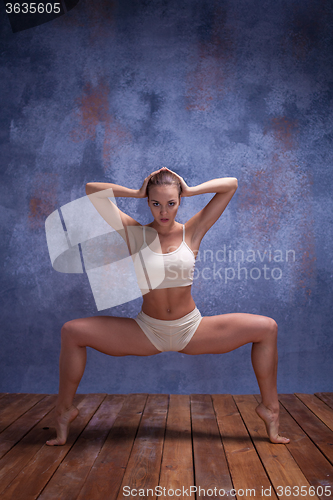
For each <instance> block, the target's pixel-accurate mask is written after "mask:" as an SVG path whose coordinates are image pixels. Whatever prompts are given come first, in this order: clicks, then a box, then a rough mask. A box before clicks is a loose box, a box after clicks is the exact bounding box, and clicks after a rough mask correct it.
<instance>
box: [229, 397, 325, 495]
mask: <svg viewBox="0 0 333 500" xmlns="http://www.w3.org/2000/svg"><path fill="white" fill-rule="evenodd" d="M233 398H234V401H235V403H236V405H237V407H238V409H239V411H240V413H241V416H242V418H243V420H244V423H245V425H246V427H247V429H248V432H249V433H250V436H251V437H252V440H253V444H254V446H255V448H256V450H257V453H258V455H259V457H260V459H261V461H262V463H263V465H264V467H265V469H266V472H267V474H268V476H269V479H270V481H271V483H272V485H273V487H274V490H275V493H276V494H277V495H278V497H279V499H285V500H287V499H290V495H288V488H294V487H296V488H297V487H299V489H301V487H302V486H303V487H305V488H306V495H304V496H302V498H304V499H307V500H311V498H312V499H316V498H318V497H317V496H315V495H314V496H312V495H310V494H309V487H310V484H309V483H308V481H307V479H306V477H305V476H304V474H303V473H302V471H301V470H300V468H299V467H298V465H297V463H296V461H295V460H294V458H293V457H292V455H291V454H290V452H289V450H288V446H289V444H286V445H284V444H273V443H271V442H270V441H269V439H268V437H267V433H266V427H265V424H264V422H263V421H262V420H261V418H260V417H259V416H258V415H257V414H256V412H255V408H256V407H257V406H258V402H257V401H256V399H255V397H254V396H251V395H246V396H233ZM303 491H304V488H303Z"/></svg>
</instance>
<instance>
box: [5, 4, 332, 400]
mask: <svg viewBox="0 0 333 500" xmlns="http://www.w3.org/2000/svg"><path fill="white" fill-rule="evenodd" d="M0 17H1V19H0V20H1V27H2V30H1V45H2V52H1V59H0V71H1V78H0V99H1V123H0V127H1V129H0V139H1V146H0V147H1V150H0V162H1V206H0V221H1V239H0V245H1V246H0V252H1V267H2V271H1V275H2V276H1V353H0V355H1V368H0V369H1V373H0V379H1V385H0V390H1V391H9V392H11V391H18V392H56V391H57V387H58V356H59V350H60V328H61V326H62V324H63V323H64V322H65V321H68V320H70V319H73V318H77V317H85V316H91V315H95V314H97V313H96V306H95V304H94V300H93V297H92V293H91V290H90V287H89V284H88V280H87V276H86V275H70V274H61V273H57V272H56V271H54V270H53V269H52V267H51V263H50V259H49V255H48V250H47V245H46V239H45V231H44V222H45V219H46V217H47V216H48V215H49V214H50V213H51V212H52V211H54V210H56V209H57V208H59V207H60V206H61V205H64V204H65V203H68V202H69V201H71V200H75V199H77V198H79V197H81V196H83V195H84V194H85V193H84V186H85V183H86V182H88V181H111V182H114V183H121V184H124V185H126V186H128V187H132V188H138V187H139V186H140V185H141V183H142V181H143V178H144V177H145V176H146V175H147V174H149V173H150V172H151V171H152V170H155V169H156V168H158V167H160V166H163V165H164V166H167V167H169V168H171V169H173V170H175V171H176V172H178V173H179V174H180V175H181V176H183V177H184V178H185V179H186V181H187V183H188V184H189V185H195V184H198V183H201V182H204V181H206V180H208V179H211V178H213V177H222V176H236V177H237V178H238V179H239V189H238V191H237V194H236V195H235V196H234V198H233V200H232V201H231V204H230V206H229V207H228V208H227V210H226V212H225V213H224V215H223V216H222V217H221V219H220V220H219V221H218V222H217V223H216V224H215V226H213V228H212V229H211V230H210V231H209V233H207V235H206V236H205V238H204V240H203V242H202V246H201V254H200V261H199V262H198V265H197V269H198V271H197V274H196V280H195V284H194V286H193V295H194V299H195V301H196V304H197V306H198V308H199V309H200V310H201V312H202V314H203V315H214V314H221V313H226V312H249V313H259V314H265V315H269V316H272V317H273V318H274V319H276V321H277V322H278V324H279V335H280V336H279V381H278V389H279V391H280V392H296V391H299V392H314V391H326V390H333V385H332V354H333V350H332V322H333V315H332V310H333V308H332V270H333V268H332V250H331V249H332V246H333V234H332V213H333V211H332V205H333V202H332V177H333V172H332V168H331V165H332V137H333V136H332V124H333V103H332V93H333V44H332V33H333V6H332V3H331V2H329V1H326V0H311V1H309V0H302V1H294V0H290V1H288V2H286V1H281V0H274V1H273V0H266V1H262V0H255V1H249V0H247V1H245V0H237V1H222V0H217V1H213V0H212V1H202V0H200V1H193V0H183V1H182V2H178V1H174V0H172V1H171V0H170V1H163V0H159V1H154V2H151V1H148V0H141V1H137V0H136V1H134V0H132V1H130V0H126V1H125V0H122V1H118V2H117V1H113V2H111V1H107V0H100V1H96V2H91V1H88V0H81V2H80V3H79V4H78V5H77V6H76V7H75V8H74V9H73V10H71V11H70V12H68V13H67V14H66V15H64V16H61V17H59V18H57V19H55V20H53V21H52V22H49V23H47V24H43V25H41V26H37V27H35V28H31V29H28V30H25V31H21V32H18V33H14V34H13V33H12V31H11V27H10V24H9V20H8V18H7V17H6V13H5V7H4V4H3V3H1V4H0ZM210 198H211V195H202V196H199V197H193V198H188V199H183V201H182V206H181V208H180V211H179V217H178V220H179V222H184V221H186V220H187V219H188V218H189V217H191V215H193V214H194V213H196V212H197V211H198V210H199V209H201V208H202V207H203V206H204V204H205V203H207V201H208V200H209V199H210ZM119 207H120V208H121V209H122V210H125V211H128V213H129V214H131V215H132V216H134V217H135V218H137V219H138V220H139V221H140V222H141V223H144V224H146V223H148V222H150V220H151V218H150V213H149V211H148V208H147V204H146V201H145V200H129V199H121V200H119ZM204 250H206V251H207V250H210V251H211V252H206V254H204ZM229 251H231V254H229ZM288 251H289V252H288ZM235 252H236V253H235ZM242 252H243V253H242ZM286 252H288V253H286ZM287 256H288V261H287V259H286V258H287ZM223 257H226V259H223ZM229 257H231V258H230V259H229ZM224 260H226V262H224ZM238 265H239V267H240V268H243V269H240V270H239V271H238ZM264 265H265V266H266V267H265V268H264ZM204 268H206V270H205V271H204V275H202V271H203V269H204ZM233 273H234V274H233ZM238 273H239V274H238ZM246 273H247V279H245V276H246ZM272 273H273V274H272ZM220 276H221V277H220ZM225 276H227V278H229V279H227V280H226V279H225ZM205 277H208V279H205ZM140 305H141V299H138V300H135V301H132V302H131V303H128V304H124V305H122V306H118V307H115V308H113V309H110V310H108V311H106V313H107V314H111V315H116V316H132V317H134V316H135V315H136V313H137V312H138V311H139V309H140ZM98 314H105V311H101V312H100V313H98ZM79 390H80V391H81V392H104V391H105V392H109V393H127V392H173V393H190V392H201V393H214V392H222V393H226V392H231V393H253V392H258V389H257V385H256V381H255V377H254V375H253V373H252V368H251V363H250V346H245V347H243V348H241V349H238V350H237V351H235V352H233V353H229V354H225V355H204V356H196V357H190V356H186V355H181V354H178V353H163V354H159V355H157V356H153V357H150V358H136V357H125V358H111V357H107V356H105V355H102V354H100V353H97V352H95V351H90V352H89V356H88V363H87V369H86V372H85V375H84V378H83V379H82V382H81V385H80V389H79Z"/></svg>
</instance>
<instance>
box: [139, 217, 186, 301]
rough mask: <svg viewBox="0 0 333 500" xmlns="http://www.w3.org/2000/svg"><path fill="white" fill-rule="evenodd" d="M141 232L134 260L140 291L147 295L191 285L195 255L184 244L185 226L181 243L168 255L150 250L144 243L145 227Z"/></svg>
mask: <svg viewBox="0 0 333 500" xmlns="http://www.w3.org/2000/svg"><path fill="white" fill-rule="evenodd" d="M142 230H143V241H144V242H143V245H142V247H141V249H140V252H139V253H137V254H136V256H135V259H134V267H135V271H136V274H137V278H138V283H139V286H140V289H141V291H142V292H143V293H147V292H148V291H149V290H153V289H161V288H175V287H180V286H188V285H192V284H193V273H194V266H195V255H194V253H193V252H192V250H191V249H190V247H189V246H188V245H187V244H186V242H185V225H184V224H183V241H182V242H181V244H180V246H179V247H178V248H177V249H176V250H174V251H173V252H169V253H157V252H154V251H153V250H151V248H150V247H149V246H148V244H147V242H146V227H145V226H143V228H142ZM142 272H143V273H142ZM143 274H144V275H145V278H146V279H144V277H143ZM146 285H148V288H149V290H147V286H146Z"/></svg>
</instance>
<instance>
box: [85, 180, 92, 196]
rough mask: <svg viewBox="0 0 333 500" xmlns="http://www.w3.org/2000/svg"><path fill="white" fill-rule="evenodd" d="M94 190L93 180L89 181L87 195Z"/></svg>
mask: <svg viewBox="0 0 333 500" xmlns="http://www.w3.org/2000/svg"><path fill="white" fill-rule="evenodd" d="M93 192H94V190H93V187H92V182H87V184H86V195H89V194H92V193H93Z"/></svg>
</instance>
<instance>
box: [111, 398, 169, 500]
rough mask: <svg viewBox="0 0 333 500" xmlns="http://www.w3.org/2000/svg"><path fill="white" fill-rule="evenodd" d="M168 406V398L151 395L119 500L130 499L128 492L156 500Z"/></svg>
mask: <svg viewBox="0 0 333 500" xmlns="http://www.w3.org/2000/svg"><path fill="white" fill-rule="evenodd" d="M168 403H169V397H168V395H167V394H149V396H148V399H147V403H146V406H145V409H144V412H143V415H142V419H141V422H140V426H139V430H138V434H137V436H136V438H135V441H134V445H133V449H132V452H131V455H130V458H129V461H128V464H127V468H126V471H125V474H124V478H123V481H122V484H121V487H120V491H119V494H118V496H117V500H123V499H125V498H128V494H127V491H128V492H129V491H130V492H133V491H136V492H138V493H137V494H138V496H150V495H151V496H153V494H154V492H155V491H156V488H157V486H158V480H159V475H160V469H161V460H162V450H163V442H164V434H165V424H166V417H167V412H168ZM140 491H143V492H144V495H143V494H141V495H140ZM131 494H133V495H134V493H131ZM134 496H136V495H134Z"/></svg>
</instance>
